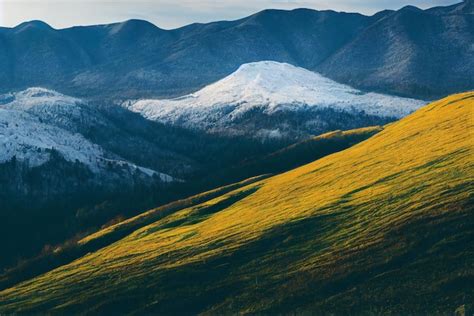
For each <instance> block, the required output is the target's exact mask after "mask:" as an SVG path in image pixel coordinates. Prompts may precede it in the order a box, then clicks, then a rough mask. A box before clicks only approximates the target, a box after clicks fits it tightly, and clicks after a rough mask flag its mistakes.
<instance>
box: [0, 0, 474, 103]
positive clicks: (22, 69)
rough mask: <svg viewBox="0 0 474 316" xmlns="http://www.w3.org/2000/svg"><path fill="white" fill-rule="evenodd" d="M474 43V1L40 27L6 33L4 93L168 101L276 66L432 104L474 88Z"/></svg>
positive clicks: (0, 46) (0, 38)
mask: <svg viewBox="0 0 474 316" xmlns="http://www.w3.org/2000/svg"><path fill="white" fill-rule="evenodd" d="M473 38H474V24H473V14H472V1H471V0H468V1H465V2H463V3H460V4H457V5H454V6H450V7H438V8H432V9H429V10H420V9H417V8H415V7H405V8H403V9H401V10H399V11H383V12H380V13H378V14H376V15H374V16H364V15H361V14H351V13H338V12H333V11H314V10H306V9H299V10H293V11H279V10H266V11H262V12H259V13H257V14H254V15H252V16H249V17H246V18H243V19H240V20H237V21H224V22H215V23H208V24H192V25H188V26H185V27H182V28H179V29H174V30H163V29H160V28H158V27H156V26H154V25H153V24H150V23H148V22H145V21H139V20H130V21H127V22H123V23H116V24H110V25H98V26H86V27H72V28H68V29H61V30H55V29H53V28H51V27H50V26H48V25H47V24H45V23H42V22H39V21H33V22H27V23H23V24H21V25H19V26H17V27H15V28H1V29H0V57H1V58H0V67H1V69H2V70H3V71H2V72H0V90H2V91H4V92H5V91H10V90H12V89H24V88H27V87H30V86H45V87H50V88H54V89H57V90H59V91H62V92H65V93H68V94H71V95H76V96H88V97H90V96H97V97H112V98H137V97H140V98H141V97H160V98H162V97H171V96H177V95H183V94H187V93H190V92H193V91H196V90H198V89H200V88H202V87H203V86H205V85H208V84H210V83H212V82H215V81H217V80H219V79H221V78H223V77H225V76H227V75H229V74H231V73H232V72H234V71H235V70H237V69H238V67H239V66H240V65H242V64H244V63H249V62H255V61H262V60H275V61H279V62H287V63H291V64H293V65H297V66H301V67H304V68H307V69H311V70H316V71H319V72H322V73H323V74H324V75H326V76H328V77H329V78H331V79H335V80H337V81H340V82H343V83H348V84H350V85H352V86H354V87H356V88H360V89H370V90H376V91H380V92H386V93H395V94H400V95H403V96H410V97H416V98H423V99H430V98H435V97H438V96H440V95H445V94H448V93H452V92H457V91H461V90H467V89H472V88H473V87H474V83H473V79H472V78H474V73H473V71H474V70H473V69H474V67H473V63H474V57H473V56H474V54H473V53H472V49H473V47H474V46H473V45H474V43H473ZM249 48H251V49H249ZM453 70H455V71H453Z"/></svg>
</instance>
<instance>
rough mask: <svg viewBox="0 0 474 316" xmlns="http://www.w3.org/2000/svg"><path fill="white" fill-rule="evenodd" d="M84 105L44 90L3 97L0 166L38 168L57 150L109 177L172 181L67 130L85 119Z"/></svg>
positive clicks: (0, 105) (67, 158) (0, 100)
mask: <svg viewBox="0 0 474 316" xmlns="http://www.w3.org/2000/svg"><path fill="white" fill-rule="evenodd" d="M83 103H84V102H83V101H81V100H79V99H75V98H71V97H68V96H64V95H62V94H60V93H57V92H55V91H50V90H46V89H42V88H30V89H27V90H25V91H22V92H18V93H11V94H7V95H3V96H0V163H3V162H7V161H10V160H11V159H12V158H13V157H15V158H16V159H17V160H18V161H20V162H23V163H24V164H25V165H27V166H29V167H37V166H40V165H42V164H44V163H46V162H47V161H49V159H50V158H51V154H52V152H53V151H54V152H56V153H59V154H60V155H61V156H62V158H64V159H65V160H66V161H69V162H71V163H80V164H82V165H84V166H86V167H87V168H89V169H90V170H91V171H92V172H93V173H95V174H102V175H105V176H107V173H113V172H115V173H116V171H117V170H119V169H121V170H126V171H127V172H126V173H134V174H136V175H137V176H139V177H145V178H146V177H155V176H156V177H159V179H161V181H164V182H170V181H173V178H172V177H170V176H168V175H166V174H163V173H160V172H156V171H154V170H151V169H147V168H143V167H139V166H137V165H135V164H133V163H130V162H127V161H124V160H123V159H121V158H120V157H118V156H116V155H114V154H112V153H108V152H106V151H105V150H104V149H102V148H101V147H100V146H99V145H97V144H93V143H92V142H91V141H89V140H88V139H86V138H85V137H84V136H82V135H81V134H79V133H75V132H72V131H70V130H68V129H66V128H65V126H66V127H67V126H70V125H71V124H72V123H71V122H73V121H74V119H75V118H80V117H84V111H83V109H82V108H81V107H80V104H83ZM111 167H112V168H111Z"/></svg>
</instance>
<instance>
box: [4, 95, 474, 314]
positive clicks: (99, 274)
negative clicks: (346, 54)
mask: <svg viewBox="0 0 474 316" xmlns="http://www.w3.org/2000/svg"><path fill="white" fill-rule="evenodd" d="M473 106H474V93H465V94H460V95H454V96H451V97H449V98H446V99H443V100H441V101H438V102H435V103H433V104H431V105H428V106H426V107H424V108H422V109H421V110H419V111H417V112H416V113H414V114H412V115H410V116H408V117H406V118H404V119H402V120H401V121H399V122H396V123H393V124H390V125H389V126H386V127H385V128H384V130H383V131H381V132H379V133H377V134H376V135H375V136H373V137H371V138H370V139H368V140H367V141H364V142H361V143H359V144H357V145H355V146H353V147H351V148H349V149H346V150H343V151H341V152H338V153H335V154H332V155H329V156H326V157H324V158H322V159H319V160H317V161H314V162H312V163H310V164H307V165H304V166H302V167H299V168H296V169H293V170H291V171H289V172H286V173H283V174H280V175H276V176H273V177H269V178H265V179H260V180H257V181H256V182H253V181H250V182H249V183H247V185H244V186H237V187H235V189H234V190H233V191H223V192H227V193H223V192H221V193H223V194H221V195H217V196H214V198H212V199H210V200H206V201H204V202H202V203H200V204H192V205H191V206H189V207H185V208H179V209H176V211H173V210H171V211H170V212H169V213H165V216H164V217H154V215H152V216H151V217H149V216H150V214H154V211H151V212H150V213H144V214H143V215H141V216H137V217H135V218H132V219H129V220H127V221H124V222H121V223H117V224H116V225H114V226H111V227H108V228H106V229H104V230H101V231H99V232H97V233H95V234H93V235H91V236H87V237H85V238H83V239H82V240H80V241H79V243H78V244H79V245H86V244H88V243H91V242H94V240H100V239H101V238H107V237H104V236H113V235H114V232H115V231H117V232H120V231H121V230H122V229H125V228H126V227H127V226H128V225H130V226H129V227H133V232H130V233H129V232H127V235H126V236H125V237H124V238H121V239H120V240H117V241H115V242H113V243H111V244H108V245H107V246H105V247H103V248H100V249H98V250H96V251H93V252H91V253H88V254H86V255H84V256H83V257H81V258H79V259H77V260H74V261H73V262H71V263H69V264H65V265H63V266H60V267H58V268H56V269H54V270H52V271H50V272H48V273H45V274H42V275H40V276H38V277H35V278H32V279H30V280H28V281H25V282H22V283H20V284H18V285H16V286H13V287H11V288H8V289H6V290H4V291H2V292H0V313H13V312H26V313H48V312H53V313H54V312H56V313H86V312H88V313H97V314H99V313H100V314H127V313H143V314H145V313H149V314H196V313H203V314H227V313H244V314H248V313H252V314H279V313H295V312H296V313H298V314H299V313H301V314H306V313H308V314H311V313H314V314H343V315H346V314H396V315H406V314H426V315H433V314H442V315H445V314H452V313H453V312H454V310H456V309H457V308H458V307H459V306H461V305H463V304H467V305H469V304H470V302H472V301H474V286H473V285H472V284H473V279H474V242H473V241H474V216H473V212H474V181H473V177H472V175H473V173H474V161H473V159H472V158H473V150H474V143H473V138H472V137H471V136H472V131H473V129H474V126H473V121H472V111H473ZM140 218H144V219H145V220H144V221H143V225H141V224H140V225H139V227H138V226H135V227H134V223H140ZM148 219H150V221H149V220H148ZM110 234H111V235H110Z"/></svg>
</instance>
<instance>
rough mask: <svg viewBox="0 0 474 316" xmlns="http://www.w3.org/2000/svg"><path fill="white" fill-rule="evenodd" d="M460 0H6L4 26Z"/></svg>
mask: <svg viewBox="0 0 474 316" xmlns="http://www.w3.org/2000/svg"><path fill="white" fill-rule="evenodd" d="M457 2H460V0H431V1H429V0H301V1H299V0H296V1H292V0H98V1H94V0H0V26H7V27H13V26H16V25H18V24H20V23H22V22H25V21H31V20H42V21H45V22H46V23H48V24H50V25H51V26H53V27H55V28H65V27H69V26H73V25H91V24H105V23H112V22H119V21H125V20H128V19H143V20H148V21H150V22H152V23H154V24H156V25H157V26H159V27H161V28H164V29H172V28H176V27H180V26H183V25H187V24H190V23H194V22H201V23H204V22H211V21H218V20H235V19H238V18H242V17H245V16H248V15H250V14H252V13H255V12H258V11H260V10H263V9H270V8H274V9H294V8H313V9H318V10H323V9H333V10H336V11H346V12H360V13H364V14H373V13H375V12H377V11H380V10H383V9H399V8H401V7H403V6H405V5H408V4H410V5H416V6H418V7H420V8H428V7H433V6H438V5H449V4H454V3H457Z"/></svg>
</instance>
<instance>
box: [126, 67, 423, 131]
mask: <svg viewBox="0 0 474 316" xmlns="http://www.w3.org/2000/svg"><path fill="white" fill-rule="evenodd" d="M424 104H425V102H424V101H420V100H414V99H407V98H400V97H394V96H389V95H384V94H378V93H364V92H362V91H359V90H356V89H353V88H351V87H349V86H347V85H343V84H339V83H337V82H335V81H333V80H330V79H328V78H325V77H323V76H321V75H319V74H317V73H314V72H311V71H309V70H306V69H304V68H300V67H295V66H292V65H290V64H286V63H278V62H273V61H264V62H256V63H250V64H244V65H242V66H241V67H240V68H239V69H238V70H237V71H236V72H234V73H233V74H231V75H230V76H228V77H226V78H224V79H222V80H220V81H218V82H216V83H214V84H211V85H209V86H207V87H205V88H203V89H202V90H200V91H198V92H195V93H193V94H190V95H186V96H183V97H179V98H175V99H170V100H138V101H128V102H125V103H124V106H125V107H126V108H128V109H130V110H132V111H134V112H138V113H140V114H141V115H143V116H144V117H146V118H148V119H151V120H156V121H160V122H163V123H168V124H174V125H182V126H185V127H189V128H202V129H210V128H215V127H222V128H224V127H225V126H226V125H228V124H230V123H232V122H235V121H237V120H241V119H242V118H243V117H245V116H246V115H248V114H249V113H253V112H254V111H257V112H259V113H261V114H264V115H265V116H273V115H276V114H281V113H285V112H287V113H288V112H292V113H310V112H315V111H321V110H322V111H324V110H327V109H330V110H333V111H336V112H345V113H349V114H352V115H359V114H362V115H368V116H373V117H380V118H401V117H403V116H406V115H408V114H409V113H411V112H413V111H415V110H416V109H418V108H419V107H421V106H422V105H424Z"/></svg>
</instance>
